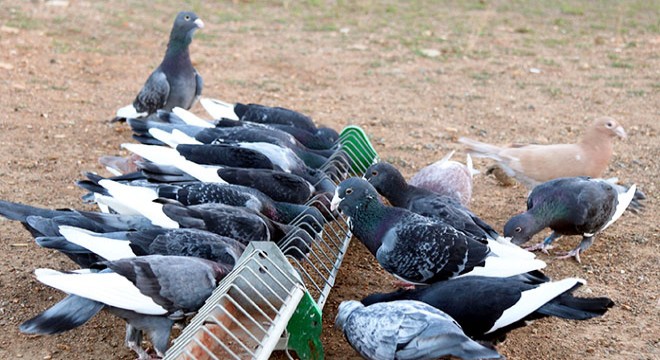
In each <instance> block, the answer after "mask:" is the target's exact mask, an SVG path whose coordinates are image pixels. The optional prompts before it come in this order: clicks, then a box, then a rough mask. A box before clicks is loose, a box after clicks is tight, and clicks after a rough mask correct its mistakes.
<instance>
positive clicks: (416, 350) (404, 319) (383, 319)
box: [335, 300, 502, 360]
mask: <svg viewBox="0 0 660 360" xmlns="http://www.w3.org/2000/svg"><path fill="white" fill-rule="evenodd" d="M335 326H336V327H338V328H339V329H341V330H342V331H343V332H344V336H346V340H348V343H349V344H351V346H352V347H353V348H354V349H355V350H356V351H357V352H358V353H360V355H362V356H363V357H364V358H365V359H369V360H384V359H399V360H407V359H410V360H412V359H416V360H422V359H429V360H431V359H438V358H441V357H445V356H455V357H458V358H461V359H499V358H501V357H502V356H501V355H500V354H499V353H497V351H495V350H493V349H489V348H487V347H484V346H483V345H480V344H478V343H477V342H475V341H473V340H471V339H470V338H469V337H467V336H466V335H465V334H464V333H463V330H462V329H461V326H460V325H458V324H457V323H456V321H455V320H454V319H452V318H451V317H450V316H449V315H447V314H445V313H443V312H442V311H440V310H438V309H436V308H434V307H432V306H430V305H427V304H425V303H423V302H419V301H413V300H401V301H393V302H389V303H378V304H373V305H370V306H367V307H365V306H364V305H362V304H361V303H360V302H358V301H354V300H350V301H344V302H342V303H341V304H339V311H338V312H337V318H336V320H335Z"/></svg>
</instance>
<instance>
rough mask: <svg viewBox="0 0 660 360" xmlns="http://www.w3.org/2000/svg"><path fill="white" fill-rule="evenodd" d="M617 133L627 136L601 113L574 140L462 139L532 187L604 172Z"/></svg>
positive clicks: (471, 150)
mask: <svg viewBox="0 0 660 360" xmlns="http://www.w3.org/2000/svg"><path fill="white" fill-rule="evenodd" d="M616 137H621V138H625V137H626V132H625V130H624V129H623V127H622V126H621V125H619V123H617V122H616V121H615V120H614V119H612V118H610V117H599V118H597V119H596V120H595V121H594V122H593V123H592V124H591V126H589V128H587V130H586V131H585V134H584V135H583V137H582V139H581V140H580V141H579V142H578V143H575V144H557V145H525V146H519V145H516V146H511V147H498V146H495V145H490V144H486V143H482V142H479V141H475V140H471V139H467V138H460V139H459V142H461V143H463V144H464V145H465V146H467V148H468V152H469V153H470V154H472V155H474V156H478V157H488V158H491V159H494V160H495V161H497V163H498V165H499V166H500V167H501V168H502V169H503V170H504V171H505V172H506V174H507V175H508V176H511V177H514V178H515V179H516V180H518V181H519V182H521V183H522V184H524V185H525V186H527V187H528V188H529V189H531V188H533V187H534V186H536V185H538V184H539V183H542V182H545V181H548V180H552V179H556V178H560V177H571V176H590V177H594V178H597V177H600V176H602V174H603V172H604V171H605V169H607V166H608V164H609V162H610V159H611V158H612V151H613V146H614V139H615V138H616Z"/></svg>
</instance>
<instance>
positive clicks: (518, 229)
mask: <svg viewBox="0 0 660 360" xmlns="http://www.w3.org/2000/svg"><path fill="white" fill-rule="evenodd" d="M513 231H515V232H517V233H519V232H521V231H522V228H521V227H520V226H518V227H517V228H516V229H515V230H513Z"/></svg>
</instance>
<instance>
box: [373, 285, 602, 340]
mask: <svg viewBox="0 0 660 360" xmlns="http://www.w3.org/2000/svg"><path fill="white" fill-rule="evenodd" d="M584 283H585V282H584V280H582V279H577V278H567V279H563V280H560V281H554V282H552V281H550V280H549V279H548V278H545V277H544V276H541V277H537V276H532V275H530V274H522V275H518V276H512V277H507V278H492V277H483V276H468V277H461V278H456V279H451V280H448V281H441V282H437V283H434V284H431V285H429V286H427V287H423V288H418V289H414V290H398V291H395V292H392V293H387V294H372V295H369V296H367V297H366V298H364V299H362V303H363V304H364V305H365V306H370V305H371V304H374V303H380V302H389V301H399V300H417V301H422V302H424V303H427V304H429V305H431V306H433V307H434V308H436V309H438V310H441V311H443V312H445V313H447V315H449V316H451V317H452V318H454V320H456V322H458V323H459V324H460V325H461V327H462V328H463V331H464V332H465V334H466V335H468V336H469V337H471V338H473V339H475V338H476V339H483V340H491V339H494V338H496V337H500V336H501V335H503V334H505V333H506V332H508V331H510V330H512V329H513V328H516V327H519V326H523V325H524V324H525V322H526V321H528V320H532V319H537V318H541V317H546V316H555V317H559V318H564V319H571V320H586V319H591V318H593V317H597V316H601V315H603V314H604V313H605V312H606V311H607V310H608V309H609V308H610V307H612V306H613V305H614V303H613V302H612V300H610V299H609V298H607V297H600V298H579V297H574V296H573V295H572V292H573V291H574V290H575V289H577V288H578V287H580V286H582V285H583V284H584Z"/></svg>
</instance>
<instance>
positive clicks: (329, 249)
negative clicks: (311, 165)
mask: <svg viewBox="0 0 660 360" xmlns="http://www.w3.org/2000/svg"><path fill="white" fill-rule="evenodd" d="M336 149H337V151H336V152H335V154H334V155H333V156H332V157H331V158H330V159H329V160H328V162H327V163H326V164H325V165H324V166H323V167H322V170H323V171H325V172H326V174H328V176H329V177H330V178H331V179H332V181H333V182H335V184H338V183H339V182H341V181H342V180H344V179H346V178H348V177H351V176H362V175H363V174H364V172H365V171H366V169H367V167H369V165H371V164H372V163H373V162H374V161H375V160H376V159H377V158H378V155H377V153H376V152H375V150H374V149H373V147H372V146H371V143H370V142H369V140H368V138H367V136H366V135H365V133H364V131H363V130H362V129H360V128H359V127H357V126H349V127H347V128H345V129H344V131H342V133H341V135H340V139H339V143H338V145H337V147H336ZM329 203H330V199H328V198H327V196H325V195H317V196H316V197H314V198H313V199H311V200H310V201H308V203H307V205H310V206H314V207H316V208H318V209H319V210H321V212H322V213H323V214H324V215H325V217H326V220H327V222H326V224H321V223H319V222H318V220H317V219H315V218H314V217H312V216H311V215H309V214H303V215H301V216H299V217H297V218H296V219H294V220H293V221H292V222H291V223H290V224H291V225H297V226H298V227H299V228H300V229H301V230H300V231H293V232H291V233H289V234H288V235H287V236H286V237H285V238H284V239H282V240H281V241H280V242H279V243H278V244H277V246H276V245H275V244H274V243H270V242H253V243H251V244H250V245H249V246H248V248H247V249H246V250H245V252H244V254H243V256H242V257H241V259H240V260H239V262H238V264H237V265H236V267H235V268H234V271H232V272H231V273H230V274H229V275H228V276H227V278H225V279H224V280H223V281H222V282H221V284H220V286H219V287H218V288H217V289H216V290H215V291H214V293H213V295H212V296H211V297H210V298H209V299H208V300H207V302H206V305H204V307H202V309H200V311H199V312H198V314H197V315H196V316H195V317H194V318H193V320H192V321H191V322H190V324H189V325H188V326H187V327H186V328H185V329H184V331H183V332H182V334H181V335H180V336H179V337H178V338H177V339H176V340H175V341H174V345H173V346H172V348H171V349H170V350H169V351H168V352H167V354H166V356H165V359H186V360H188V359H195V360H206V359H267V358H268V357H269V356H270V354H271V352H272V351H273V350H285V349H293V350H295V351H296V353H297V355H298V356H299V357H300V358H305V359H310V358H311V359H320V358H322V357H323V349H322V345H321V342H320V340H319V337H320V334H321V310H322V309H323V306H324V305H325V302H326V300H327V297H328V294H329V293H330V290H331V289H332V287H333V286H334V283H335V278H336V275H337V272H338V271H339V267H340V265H341V262H342V260H343V258H344V255H345V253H346V250H347V249H348V245H349V242H350V239H351V233H350V229H349V227H348V224H347V223H346V221H345V219H344V218H343V217H342V216H336V215H333V214H332V212H331V211H330V209H329ZM309 227H311V228H316V229H322V231H320V233H318V234H317V235H316V236H315V238H314V239H313V241H311V242H310V241H305V240H306V238H307V236H308V234H309V233H316V232H315V231H312V230H310V231H306V228H309ZM307 239H308V238H307ZM280 249H284V253H283V252H282V251H281V250H280ZM284 254H286V255H284ZM285 330H286V331H285ZM287 354H288V352H287Z"/></svg>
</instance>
